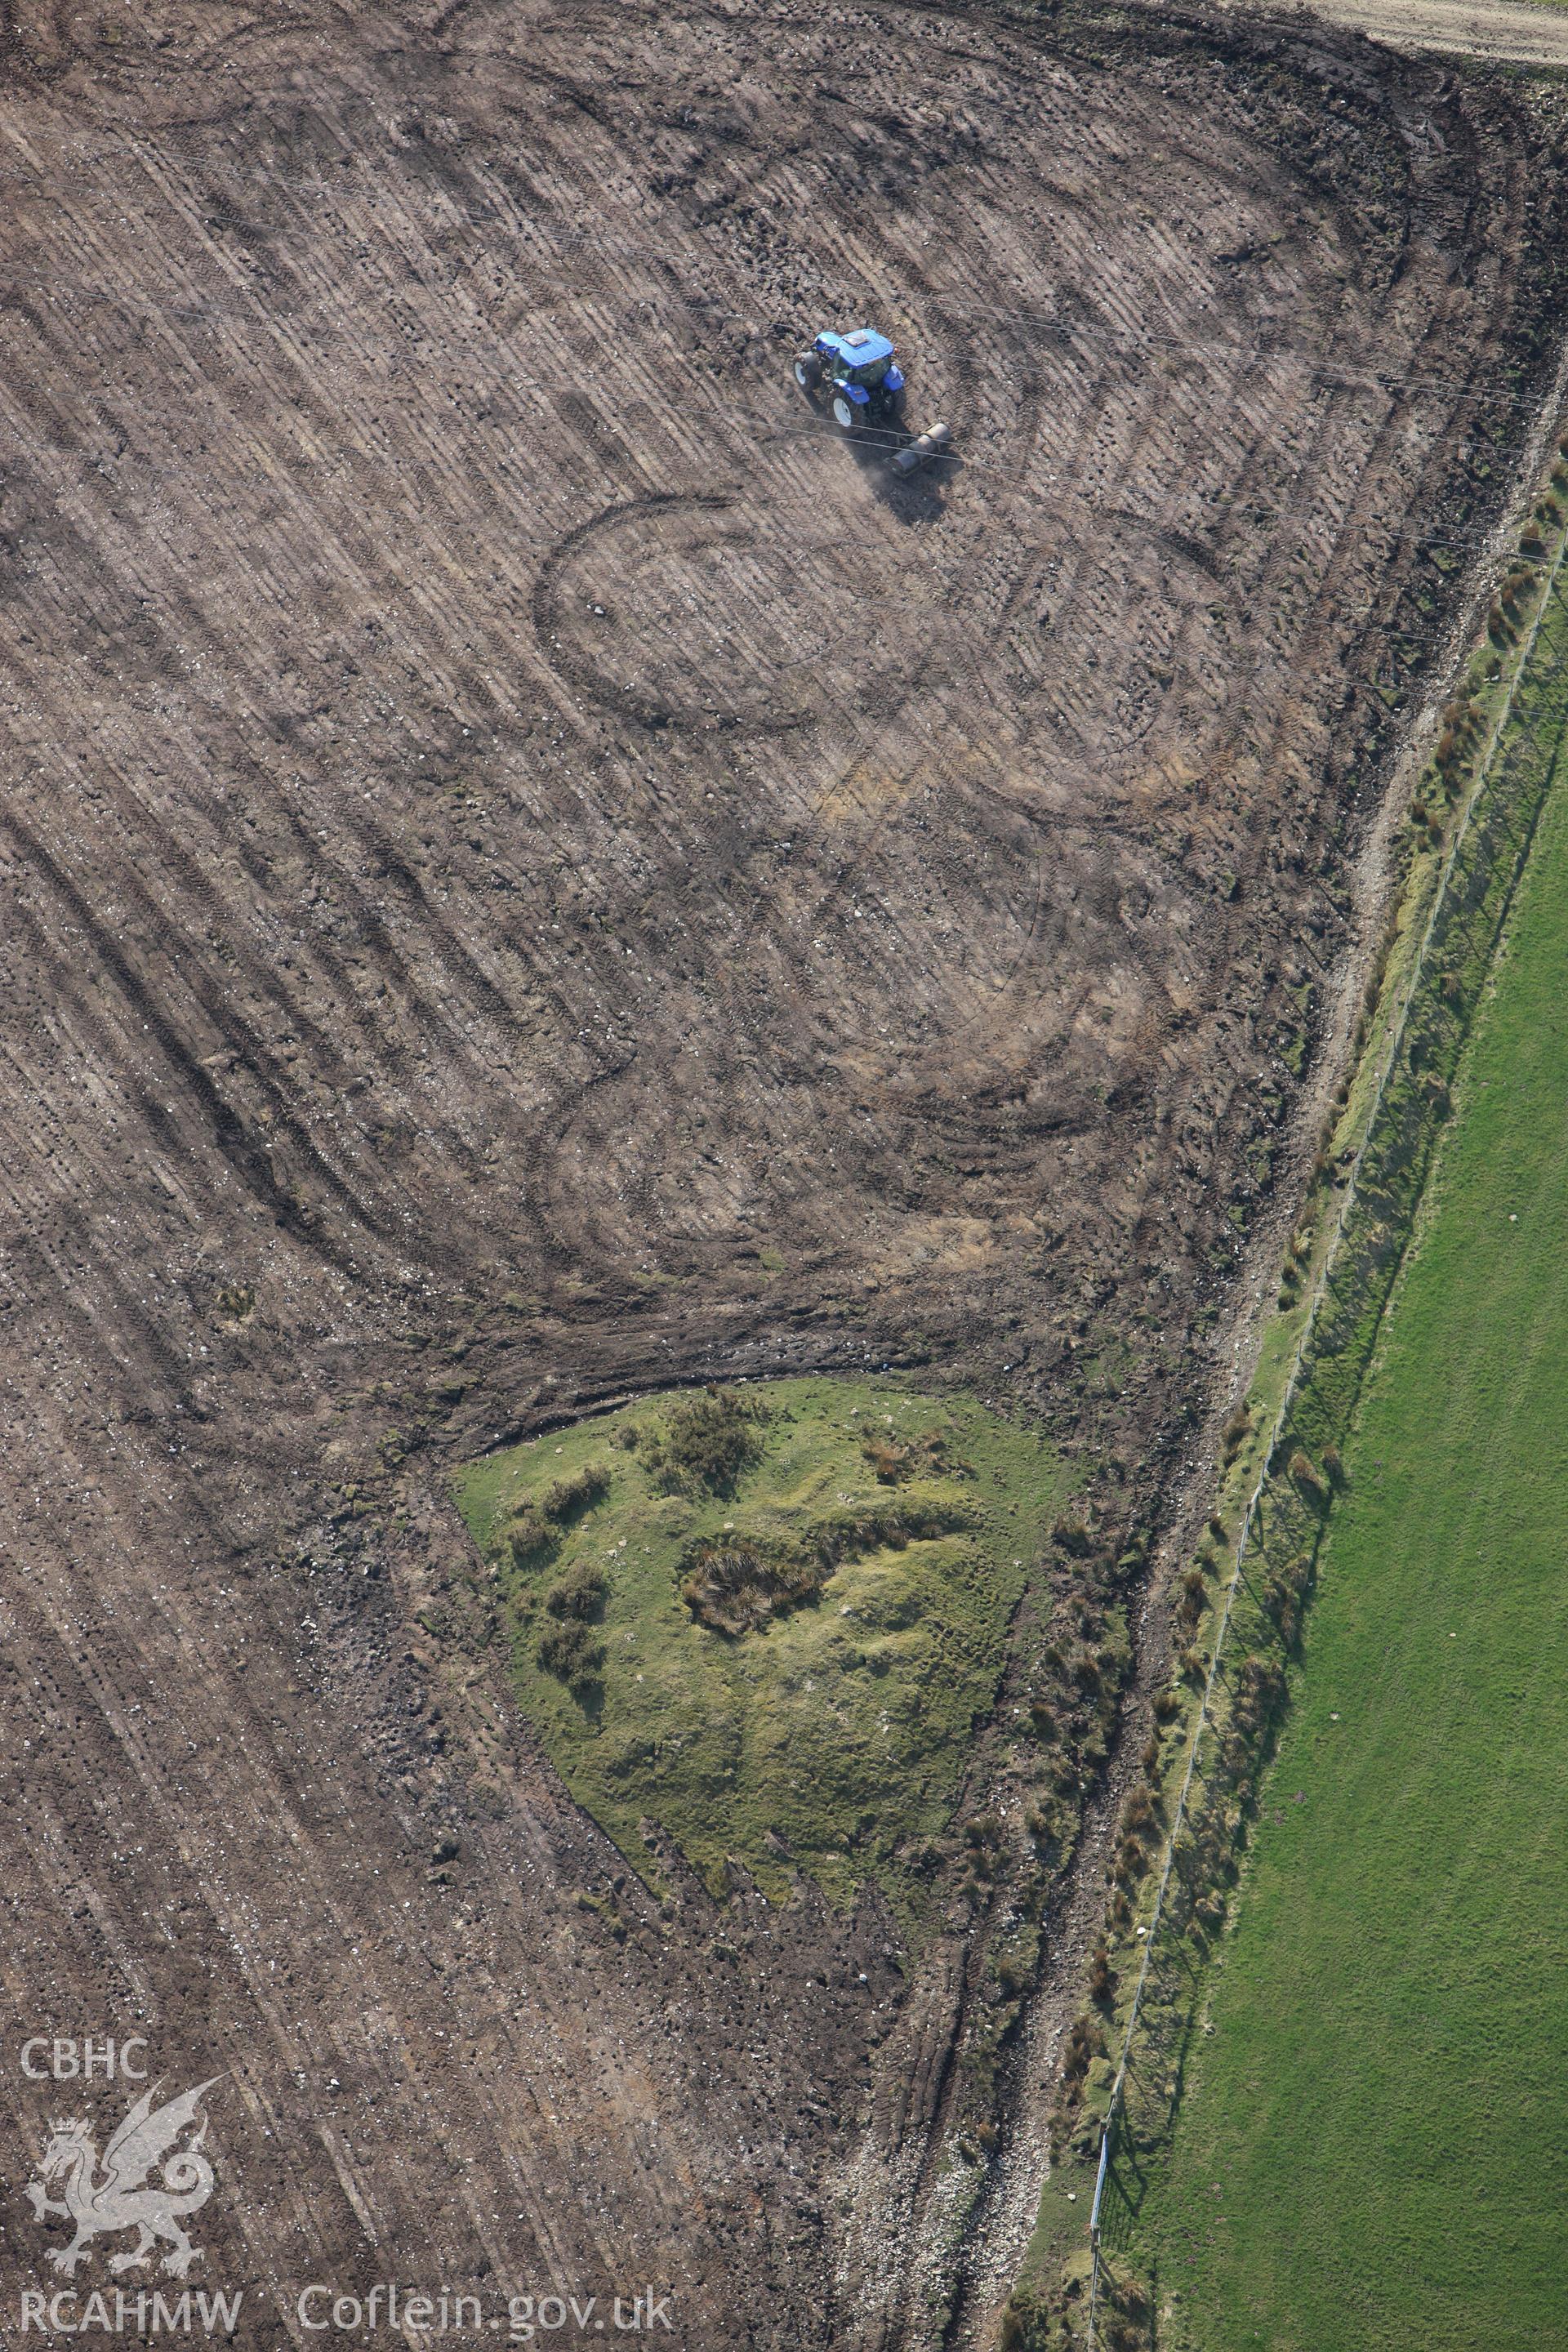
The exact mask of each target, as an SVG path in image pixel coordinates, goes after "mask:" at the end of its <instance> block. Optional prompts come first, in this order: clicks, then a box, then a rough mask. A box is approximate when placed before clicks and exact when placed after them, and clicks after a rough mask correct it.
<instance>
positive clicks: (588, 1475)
mask: <svg viewBox="0 0 1568 2352" xmlns="http://www.w3.org/2000/svg"><path fill="white" fill-rule="evenodd" d="M1071 1483H1072V1482H1071V1477H1070V1475H1069V1474H1068V1473H1067V1472H1066V1471H1064V1469H1063V1467H1062V1465H1060V1463H1059V1462H1058V1459H1057V1457H1056V1456H1055V1455H1054V1454H1052V1453H1051V1452H1050V1451H1049V1450H1048V1449H1047V1448H1046V1447H1045V1446H1044V1445H1042V1444H1041V1443H1040V1442H1039V1441H1038V1440H1037V1438H1036V1437H1034V1436H1033V1435H1031V1434H1030V1433H1027V1432H1026V1431H1023V1430H1020V1429H1018V1428H1016V1427H1015V1426H1013V1425H1012V1424H1010V1423H1006V1422H1005V1421H1003V1420H1001V1419H1000V1418H999V1417H998V1416H997V1415H995V1414H994V1413H992V1412H988V1411H986V1410H985V1408H984V1407H983V1406H982V1405H980V1404H979V1403H977V1402H975V1401H974V1400H973V1399H970V1398H964V1397H955V1396H949V1397H942V1398H936V1397H930V1396H918V1395H912V1394H910V1392H909V1391H906V1390H903V1389H900V1388H898V1387H896V1386H890V1385H885V1384H883V1383H880V1382H878V1381H859V1382H856V1381H833V1380H820V1379H819V1380H795V1381H769V1382H766V1383H758V1384H755V1385H747V1386H745V1387H742V1388H737V1389H733V1390H726V1391H723V1392H721V1393H720V1392H717V1391H700V1390H699V1391H685V1392H674V1393H670V1394H667V1395H663V1396H656V1397H651V1398H649V1399H647V1401H646V1402H642V1403H639V1404H638V1405H637V1406H635V1407H632V1408H628V1409H626V1410H625V1411H622V1412H615V1413H609V1414H606V1415H605V1416H603V1417H601V1418H600V1419H597V1420H595V1421H591V1422H587V1423H582V1424H581V1425H579V1426H578V1427H576V1428H574V1429H572V1430H568V1431H564V1432H557V1433H555V1434H554V1435H552V1436H549V1437H543V1438H539V1439H536V1440H534V1441H533V1442H532V1443H531V1444H526V1445H520V1446H513V1447H510V1448H509V1449H508V1450H507V1451H505V1452H503V1453H499V1454H493V1455H491V1456H489V1457H488V1458H487V1459H486V1460H484V1461H482V1462H479V1463H477V1464H474V1465H471V1466H470V1467H469V1468H468V1469H467V1470H466V1471H465V1472H464V1473H463V1474H462V1475H461V1476H460V1478H459V1480H458V1502H459V1505H460V1507H461V1509H462V1511H463V1515H464V1517H465V1518H466V1519H467V1521H468V1527H469V1528H470V1530H471V1532H472V1533H473V1535H474V1538H475V1539H476V1541H477V1542H478V1544H479V1549H480V1550H481V1552H482V1553H483V1554H484V1555H485V1557H486V1559H487V1560H488V1561H489V1563H490V1565H491V1569H492V1571H493V1573H494V1576H495V1580H496V1585H497V1590H498V1595H499V1601H500V1613H501V1617H502V1621H503V1622H504V1625H505V1627H506V1629H507V1632H508V1633H509V1635H510V1643H511V1654H512V1663H513V1675H514V1679H515V1685H516V1689H517V1692H518V1696H519V1698H520V1700H521V1704H522V1706H524V1708H525V1710H526V1711H527V1713H528V1715H529V1716H530V1717H531V1719H532V1721H533V1723H534V1724H535V1726H536V1727H537V1728H538V1730H539V1732H540V1734H541V1736H542V1739H543V1741H544V1744H545V1746H546V1748H548V1750H549V1753H550V1755H551V1758H552V1760H553V1762H554V1763H555V1765H556V1767H557V1769H558V1770H559V1771H560V1772H561V1774H562V1777H563V1779H564V1780H565V1781H566V1783H567V1785H568V1787H569V1788H570V1789H571V1790H572V1793H573V1795H574V1797H575V1798H576V1799H577V1801H578V1802H579V1803H580V1804H581V1805H583V1806H584V1809H585V1810H586V1811H588V1812H590V1813H592V1814H593V1816H594V1817H595V1820H596V1821H597V1822H599V1823H600V1824H601V1826H602V1827H603V1828H605V1830H606V1831H607V1832H609V1834H610V1835H611V1836H612V1837H613V1838H614V1839H615V1840H616V1843H618V1844H619V1845H620V1846H621V1847H622V1849H623V1851H624V1852H626V1853H627V1854H628V1855H629V1856H632V1857H634V1858H636V1857H638V1856H639V1855H640V1856H641V1857H642V1866H643V1868H644V1869H645V1871H647V1870H649V1869H650V1867H651V1866H650V1864H648V1862H647V1855H646V1853H644V1852H643V1844H642V1841H641V1837H640V1834H639V1833H640V1832H642V1831H643V1830H644V1828H645V1825H647V1826H649V1837H650V1839H651V1837H652V1834H653V1832H652V1829H651V1826H650V1825H652V1824H657V1825H658V1829H660V1830H662V1831H663V1832H667V1833H668V1835H669V1836H670V1837H671V1838H673V1839H674V1841H675V1842H676V1843H677V1844H678V1845H679V1848H680V1849H681V1851H682V1852H683V1853H684V1854H685V1855H686V1857H687V1858H688V1860H689V1862H690V1863H691V1864H693V1865H694V1866H695V1867H696V1868H697V1869H699V1870H700V1872H701V1873H702V1874H704V1876H705V1877H706V1878H707V1880H708V1882H709V1883H710V1885H712V1886H713V1887H714V1888H715V1889H718V1888H720V1887H721V1885H722V1882H723V1874H724V1868H725V1864H726V1862H727V1861H728V1860H730V1859H731V1858H733V1859H734V1860H736V1861H738V1862H740V1863H742V1864H744V1866H745V1867H746V1868H747V1869H748V1870H749V1871H750V1872H751V1873H752V1874H753V1875H754V1876H755V1877H756V1879H757V1880H758V1881H759V1882H760V1883H761V1884H762V1885H763V1886H764V1887H765V1888H766V1889H767V1890H768V1892H769V1893H770V1894H773V1895H784V1894H785V1893H786V1892H787V1891H788V1889H789V1887H790V1885H791V1883H792V1878H793V1875H794V1873H795V1869H796V1868H799V1869H802V1870H805V1871H807V1872H809V1873H810V1874H811V1875H812V1876H814V1877H815V1878H816V1879H817V1880H818V1882H819V1883H820V1884H822V1885H824V1886H825V1887H826V1889H827V1890H828V1891H829V1893H830V1894H831V1895H834V1896H835V1898H837V1899H840V1900H843V1899H847V1897H848V1896H849V1895H852V1894H853V1892H854V1890H855V1889H856V1888H857V1887H858V1886H859V1885H862V1884H864V1883H865V1882H866V1881H867V1880H868V1879H869V1878H873V1877H874V1878H876V1879H878V1880H879V1882H880V1883H881V1885H883V1887H884V1888H885V1890H886V1891H887V1892H888V1894H889V1896H890V1897H891V1898H892V1899H893V1901H894V1903H895V1904H896V1905H897V1906H898V1907H899V1908H900V1910H901V1911H903V1912H904V1913H905V1915H906V1916H909V1915H910V1914H912V1913H913V1911H914V1910H916V1909H917V1908H918V1906H919V1896H920V1893H921V1887H922V1885H924V1883H925V1879H926V1877H927V1875H928V1874H929V1873H930V1872H931V1869H932V1867H933V1865H934V1863H935V1859H936V1857H935V1854H934V1853H933V1852H932V1850H931V1841H932V1840H933V1839H935V1838H937V1837H938V1836H940V1835H941V1833H942V1832H943V1831H944V1830H945V1829H946V1827H947V1825H948V1822H949V1820H950V1818H951V1816H952V1810H953V1806H954V1803H955V1801H956V1800H957V1798H958V1795H959V1792H960V1789H961V1785H962V1781H963V1772H964V1769H965V1766H966V1762H967V1759H968V1757H969V1754H970V1750H971V1742H972V1738H973V1731H974V1728H975V1726H976V1724H977V1723H978V1722H980V1721H981V1720H982V1719H983V1718H984V1717H986V1716H988V1715H989V1714H990V1712H991V1710H992V1708H993V1706H994V1703H995V1699H996V1693H997V1688H998V1685H999V1683H1000V1680H1001V1676H1002V1672H1003V1667H1004V1664H1005V1657H1006V1650H1007V1635H1008V1627H1009V1624H1010V1622H1011V1619H1012V1616H1013V1612H1014V1611H1015V1610H1016V1607H1017V1605H1018V1602H1019V1601H1020V1599H1021V1598H1022V1596H1023V1593H1024V1590H1025V1585H1026V1580H1027V1577H1028V1574H1029V1571H1030V1570H1031V1569H1032V1568H1033V1567H1034V1565H1035V1563H1036V1561H1037V1558H1038V1557H1039V1555H1040V1553H1041V1551H1042V1549H1044V1546H1045V1543H1046V1540H1047V1531H1048V1529H1049V1528H1050V1526H1051V1523H1052V1520H1053V1518H1054V1517H1055V1515H1056V1513H1057V1511H1058V1509H1059V1507H1060V1506H1061V1503H1062V1500H1063V1498H1064V1496H1066V1494H1067V1493H1068V1489H1069V1487H1070V1485H1071Z"/></svg>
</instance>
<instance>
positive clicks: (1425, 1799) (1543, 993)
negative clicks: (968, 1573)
mask: <svg viewBox="0 0 1568 2352" xmlns="http://www.w3.org/2000/svg"><path fill="white" fill-rule="evenodd" d="M1344 1452H1345V1472H1346V1477H1347V1482H1348V1491H1347V1492H1346V1493H1345V1494H1344V1495H1343V1496H1342V1497H1341V1498H1340V1500H1339V1501H1338V1502H1337V1503H1336V1505H1335V1507H1334V1509H1333V1512H1332V1514H1331V1521H1330V1528H1329V1532H1328V1535H1327V1538H1326V1540H1325V1545H1324V1549H1323V1552H1322V1555H1321V1572H1320V1584H1319V1591H1318V1596H1317V1599H1316V1601H1315V1602H1314V1604H1313V1607H1312V1611H1311V1613H1310V1621H1309V1630H1308V1634H1307V1643H1306V1653H1305V1664H1304V1668H1303V1670H1302V1672H1301V1674H1300V1678H1299V1680H1298V1683H1297V1688H1296V1698H1295V1704H1294V1706H1293V1708H1292V1710H1291V1712H1290V1714H1289V1717H1288V1718H1287V1721H1286V1726H1285V1729H1284V1732H1283V1735H1282V1739H1281V1746H1280V1750H1279V1759H1278V1762H1277V1764H1276V1766H1275V1768H1274V1769H1273V1770H1272V1772H1271V1774H1270V1776H1269V1779H1268V1784H1267V1801H1266V1803H1265V1805H1264V1807H1263V1811H1262V1816H1261V1819H1260V1822H1259V1823H1258V1831H1257V1834H1256V1838H1255V1841H1254V1845H1253V1853H1252V1858H1251V1860H1250V1862H1249V1864H1248V1865H1247V1875H1246V1877H1245V1880H1244V1883H1243V1885H1242V1888H1241V1890H1240V1894H1239V1897H1238V1900H1237V1905H1236V1908H1235V1916H1236V1925H1235V1927H1234V1930H1233V1931H1232V1932H1230V1933H1227V1934H1226V1936H1225V1937H1222V1938H1221V1941H1220V1946H1219V1952H1218V1955H1217V1957H1216V1959H1215V1965H1214V1967H1213V1968H1212V1969H1211V1971H1210V1973H1209V1976H1208V1979H1207V1984H1206V1989H1205V1990H1206V2007H1205V2010H1204V2011H1203V2013H1202V2020H1201V2027H1200V2030H1199V2031H1197V2032H1194V2034H1193V2036H1192V2037H1191V2040H1190V2042H1188V2045H1187V2062H1186V2067H1185V2074H1184V2086H1183V2095H1182V2099H1181V2105H1180V2112H1179V2120H1178V2123H1177V2126H1176V2129H1175V2132H1174V2136H1173V2140H1172V2141H1171V2143H1170V2144H1169V2146H1168V2147H1167V2148H1166V2150H1165V2151H1164V2152H1163V2153H1157V2154H1155V2155H1153V2156H1152V2158H1150V2160H1149V2168H1148V2173H1147V2178H1146V2180H1145V2182H1144V2184H1143V2192H1142V2197H1141V2199H1140V2200H1139V2205H1138V2210H1137V2214H1136V2219H1135V2220H1134V2221H1133V2222H1132V2225H1131V2235H1130V2238H1127V2239H1126V2240H1125V2241H1124V2242H1123V2243H1122V2244H1121V2246H1120V2247H1118V2249H1117V2259H1118V2260H1119V2261H1127V2262H1130V2263H1131V2266H1132V2267H1133V2268H1134V2269H1135V2270H1136V2271H1138V2272H1139V2273H1142V2276H1143V2277H1144V2278H1145V2279H1146V2280H1147V2279H1149V2278H1150V2277H1151V2276H1152V2279H1153V2283H1154V2285H1155V2290H1156V2292H1155V2294H1154V2298H1153V2306H1154V2310H1155V2313H1156V2317H1157V2337H1158V2341H1159V2342H1160V2343H1161V2344H1162V2345H1164V2346H1168V2347H1173V2352H1174V2348H1175V2347H1196V2348H1197V2352H1258V2347H1269V2352H1368V2347H1373V2346H1376V2347H1391V2352H1392V2347H1400V2352H1405V2347H1422V2352H1479V2347H1483V2346H1484V2347H1488V2352H1526V2347H1529V2352H1545V2347H1563V2346H1568V2256H1565V2250H1564V2243H1563V2236H1564V2232H1563V2210H1564V2206H1565V2203H1568V1998H1565V1994H1568V1825H1565V1816H1568V790H1565V789H1564V787H1563V782H1561V781H1560V782H1559V783H1558V785H1557V788H1556V790H1555V793H1554V794H1553V796H1552V798H1551V799H1550V800H1549V801H1548V803H1547V806H1546V810H1545V814H1544V815H1543V818H1542V826H1541V831H1540V834H1539V836H1538V838H1537V842H1536V845H1535V847H1534V850H1533V853H1532V855H1531V861H1530V865H1529V866H1528V868H1527V871H1526V874H1525V877H1524V879H1523V882H1522V884H1521V890H1520V896H1519V899H1518V902H1517V905H1516V908H1515V910H1514V915H1513V919H1512V921H1511V923H1510V934H1509V940H1508V943H1507V947H1506V949H1505V951H1504V954H1503V956H1502V958H1501V961H1500V964H1499V967H1498V970H1497V975H1496V985H1495V992H1493V993H1492V995H1491V997H1490V999H1489V1002H1487V1003H1485V1004H1484V1005H1483V1006H1482V1008H1481V1011H1480V1013H1479V1016H1478V1022H1477V1027H1476V1031H1475V1034H1474V1038H1473V1042H1472V1046H1471V1050H1470V1054H1469V1057H1468V1064H1467V1066H1466V1068H1465V1072H1464V1075H1463V1077H1462V1081H1461V1084H1460V1086H1459V1087H1458V1091H1457V1096H1456V1116H1455V1118H1454V1121H1453V1124H1452V1126H1451V1127H1450V1129H1448V1131H1447V1136H1446V1138H1445V1139H1444V1142H1443V1145H1442V1149H1441V1155H1440V1158H1439V1160H1438V1163H1437V1168H1436V1177H1435V1181H1434V1182H1433V1184H1432V1186H1431V1187H1430V1189H1429V1193H1428V1198H1427V1201H1426V1206H1425V1209H1424V1212H1423V1215H1422V1220H1421V1223H1420V1227H1419V1229H1418V1234H1417V1244H1416V1247H1415V1251H1414V1253H1413V1255H1412V1257H1411V1259H1410V1261H1409V1264H1408V1266H1407V1269H1406V1272H1405V1277H1404V1280H1403V1283H1402V1286H1401V1288H1400V1290H1399V1292H1398V1294H1397V1296H1396V1297H1395V1300H1394V1306H1393V1308H1392V1311H1391V1314H1390V1318H1389V1321H1388V1324H1387V1326H1386V1329H1385V1334H1384V1344H1383V1347H1382V1349H1381V1352H1380V1355H1379V1357H1378V1360H1377V1361H1376V1363H1375V1365H1374V1368H1373V1372H1372V1375H1371V1377H1370V1379H1369V1381H1368V1385H1367V1388H1366V1391H1365V1393H1364V1396H1363V1403H1362V1408H1361V1411H1360V1413H1359V1415H1358V1419H1357V1423H1356V1426H1355V1430H1354V1433H1353V1435H1352V1439H1351V1441H1350V1442H1349V1443H1348V1444H1347V1445H1346V1447H1345V1449H1344ZM1205 2029H1206V2030H1205ZM1141 2340H1147V2338H1146V2337H1143V2338H1142V2339H1141Z"/></svg>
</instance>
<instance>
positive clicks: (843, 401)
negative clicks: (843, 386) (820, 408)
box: [833, 392, 860, 433]
mask: <svg viewBox="0 0 1568 2352" xmlns="http://www.w3.org/2000/svg"><path fill="white" fill-rule="evenodd" d="M833 421H834V423H835V424H836V425H842V426H843V428H844V430H845V432H846V433H853V432H854V430H855V427H856V426H857V425H858V424H859V422H860V412H859V410H858V408H857V407H856V405H855V403H854V402H853V401H852V400H850V399H848V398H847V396H846V394H843V393H841V392H836V393H835V394H834V395H833Z"/></svg>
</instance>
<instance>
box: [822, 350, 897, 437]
mask: <svg viewBox="0 0 1568 2352" xmlns="http://www.w3.org/2000/svg"><path fill="white" fill-rule="evenodd" d="M795 382H796V383H798V384H799V386H800V388H801V390H802V392H805V393H816V391H818V390H819V389H820V388H821V387H822V386H823V385H826V386H827V388H828V390H829V393H830V394H831V404H832V408H833V416H834V422H835V423H836V424H837V425H842V426H843V428H844V430H845V432H846V433H854V432H858V430H859V429H860V428H861V427H862V426H863V425H893V424H896V422H897V421H898V415H899V409H900V403H901V401H902V398H903V390H904V376H903V370H902V369H901V368H900V366H899V363H898V362H897V361H896V360H895V359H894V357H893V346H892V344H891V343H890V342H889V341H888V338H887V336H886V335H879V333H878V332H877V331H876V329H875V328H874V327H852V328H851V329H850V331H849V332H848V334H847V335H840V334H838V333H837V332H836V331H835V330H834V329H833V328H831V327H825V328H824V329H823V331H822V332H821V334H820V335H818V337H817V338H816V341H815V342H814V343H808V344H807V346H806V348H805V351H803V352H797V353H796V355H795Z"/></svg>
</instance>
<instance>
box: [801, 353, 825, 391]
mask: <svg viewBox="0 0 1568 2352" xmlns="http://www.w3.org/2000/svg"><path fill="white" fill-rule="evenodd" d="M795 382H796V383H798V384H799V386H800V388H801V390H802V392H815V391H816V387H817V385H818V384H819V383H821V382H822V362H821V360H820V359H819V358H818V357H817V355H816V352H798V353H797V354H796V357H795Z"/></svg>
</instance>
